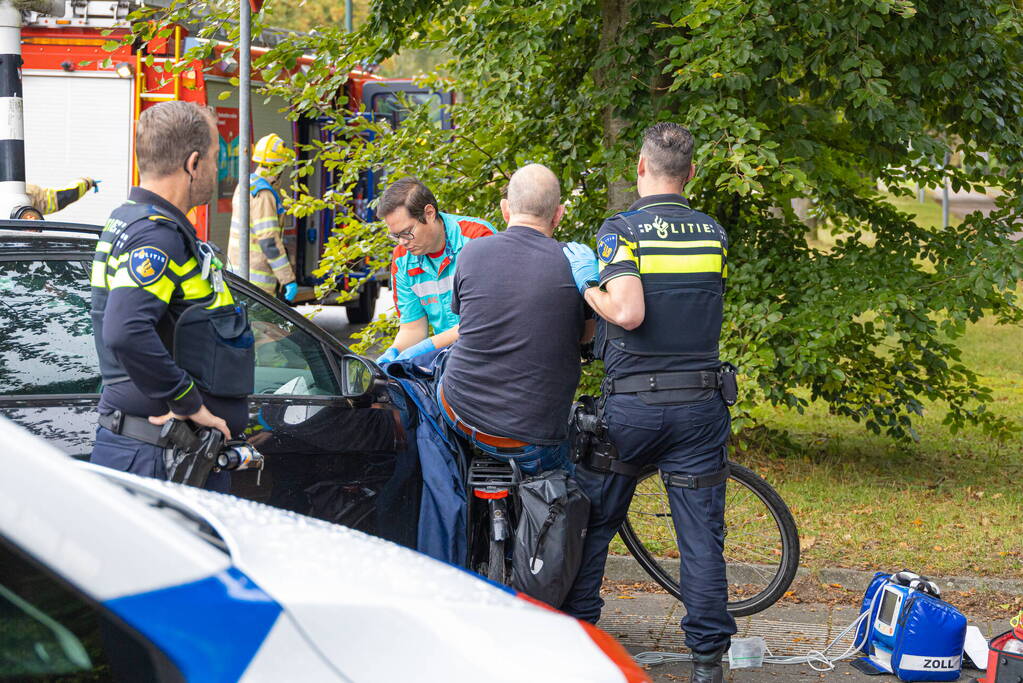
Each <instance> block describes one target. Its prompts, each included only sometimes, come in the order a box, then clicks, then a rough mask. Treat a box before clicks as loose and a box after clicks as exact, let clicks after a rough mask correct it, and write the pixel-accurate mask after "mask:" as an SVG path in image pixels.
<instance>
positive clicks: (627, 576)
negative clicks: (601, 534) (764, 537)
mask: <svg viewBox="0 0 1023 683" xmlns="http://www.w3.org/2000/svg"><path fill="white" fill-rule="evenodd" d="M899 569H903V567H893V568H891V571H897V570H899ZM886 571H887V570H886ZM807 574H812V575H814V576H816V577H817V578H818V580H819V581H820V582H821V583H828V584H833V583H837V584H838V585H840V586H842V588H845V589H847V590H852V591H864V590H866V589H867V586H868V585H869V584H870V579H871V578H872V577H873V576H874V572H865V571H861V570H858V569H820V570H810V569H804V568H803V567H800V568H799V571H798V572H797V574H796V577H797V578H799V577H800V576H806V575H807ZM604 575H605V576H606V577H607V578H609V579H611V580H612V581H626V582H628V581H632V582H637V581H651V580H652V579H651V578H650V576H649V575H647V573H646V572H645V571H643V568H642V567H640V566H639V563H638V562H636V561H635V560H634V559H632V556H631V555H608V558H607V567H606V568H605V570H604ZM931 578H932V579H933V580H934V581H936V582H937V584H938V586H939V587H940V588H941V589H942V590H946V589H947V590H957V591H970V590H987V591H1002V592H1004V593H1012V594H1014V595H1023V580H1020V579H1000V578H996V577H987V576H947V577H943V576H932V577H931Z"/></svg>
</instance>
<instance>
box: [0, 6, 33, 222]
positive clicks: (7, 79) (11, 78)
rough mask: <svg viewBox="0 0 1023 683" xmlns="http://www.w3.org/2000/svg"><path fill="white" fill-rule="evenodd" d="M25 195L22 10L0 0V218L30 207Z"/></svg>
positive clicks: (12, 215)
mask: <svg viewBox="0 0 1023 683" xmlns="http://www.w3.org/2000/svg"><path fill="white" fill-rule="evenodd" d="M29 204H30V201H29V198H28V195H26V194H25V104H24V100H23V99H22V91H21V10H20V9H18V8H16V7H14V5H13V4H12V3H11V2H10V0H0V219H6V218H14V216H15V214H17V213H18V211H19V209H20V208H21V207H25V206H29Z"/></svg>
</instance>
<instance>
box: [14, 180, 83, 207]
mask: <svg viewBox="0 0 1023 683" xmlns="http://www.w3.org/2000/svg"><path fill="white" fill-rule="evenodd" d="M92 186H93V181H92V180H90V179H89V178H79V179H78V180H76V181H75V182H73V183H71V184H70V185H68V186H66V187H40V186H38V185H33V184H32V183H27V184H26V185H25V194H27V195H28V198H29V200H30V201H31V202H32V206H33V207H34V208H35V209H36V211H38V212H39V213H44V214H46V213H56V212H57V211H60V210H61V209H63V208H64V207H66V206H67V205H68V204H73V203H75V202H77V201H78V200H79V199H81V198H82V196H83V195H85V193H86V192H88V191H89V188H90V187H92Z"/></svg>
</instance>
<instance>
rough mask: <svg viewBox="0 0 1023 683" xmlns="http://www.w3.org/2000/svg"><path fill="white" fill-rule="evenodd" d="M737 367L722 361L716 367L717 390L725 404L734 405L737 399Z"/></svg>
mask: <svg viewBox="0 0 1023 683" xmlns="http://www.w3.org/2000/svg"><path fill="white" fill-rule="evenodd" d="M738 373H739V371H738V368H736V367H735V366H734V365H732V364H731V363H722V364H721V367H720V368H719V369H718V390H719V391H720V392H721V400H723V401H724V402H725V405H726V406H734V405H735V404H736V402H737V401H738V400H739V380H738Z"/></svg>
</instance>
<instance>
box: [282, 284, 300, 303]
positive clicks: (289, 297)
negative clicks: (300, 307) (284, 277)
mask: <svg viewBox="0 0 1023 683" xmlns="http://www.w3.org/2000/svg"><path fill="white" fill-rule="evenodd" d="M296 294H298V285H297V284H296V283H294V282H289V283H288V284H286V285H284V300H285V301H288V302H291V301H294V300H295V295H296Z"/></svg>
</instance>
